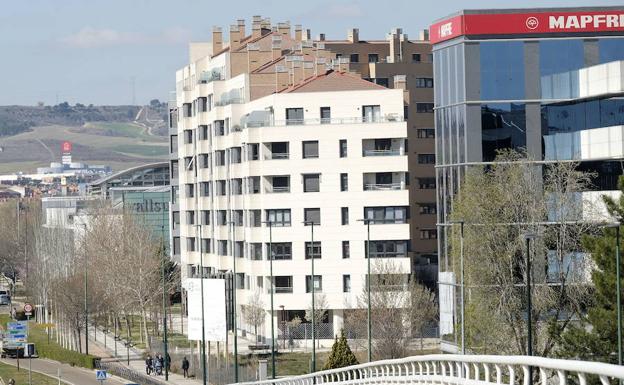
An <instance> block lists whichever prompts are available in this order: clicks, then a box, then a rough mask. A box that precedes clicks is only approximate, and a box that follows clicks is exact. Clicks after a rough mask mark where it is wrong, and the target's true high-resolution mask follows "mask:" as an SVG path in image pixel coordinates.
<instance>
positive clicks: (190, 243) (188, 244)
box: [186, 238, 195, 251]
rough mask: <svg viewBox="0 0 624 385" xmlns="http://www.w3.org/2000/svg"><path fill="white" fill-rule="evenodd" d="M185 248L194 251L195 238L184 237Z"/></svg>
mask: <svg viewBox="0 0 624 385" xmlns="http://www.w3.org/2000/svg"><path fill="white" fill-rule="evenodd" d="M186 250H187V251H195V238H186Z"/></svg>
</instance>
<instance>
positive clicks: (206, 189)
mask: <svg viewBox="0 0 624 385" xmlns="http://www.w3.org/2000/svg"><path fill="white" fill-rule="evenodd" d="M199 196H202V197H209V196H210V182H201V183H200V184H199Z"/></svg>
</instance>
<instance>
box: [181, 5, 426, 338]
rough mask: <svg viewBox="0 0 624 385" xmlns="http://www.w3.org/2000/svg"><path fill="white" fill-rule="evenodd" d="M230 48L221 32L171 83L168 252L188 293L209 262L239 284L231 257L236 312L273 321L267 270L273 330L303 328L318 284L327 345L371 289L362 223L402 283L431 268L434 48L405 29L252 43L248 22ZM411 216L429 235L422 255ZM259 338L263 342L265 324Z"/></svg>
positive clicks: (264, 28)
mask: <svg viewBox="0 0 624 385" xmlns="http://www.w3.org/2000/svg"><path fill="white" fill-rule="evenodd" d="M222 35H223V34H222V30H221V29H220V28H214V30H213V41H212V42H210V43H193V44H191V49H190V58H189V59H190V63H189V65H187V66H185V67H184V68H182V69H181V70H179V71H177V73H176V92H175V95H174V96H172V98H171V100H170V139H171V141H170V145H171V167H170V170H171V181H172V205H171V210H172V226H173V228H172V232H171V234H172V253H173V254H174V255H179V256H180V260H181V264H182V275H183V279H184V278H186V277H193V276H197V274H198V272H199V269H198V265H199V253H200V252H201V253H202V255H203V263H204V266H205V271H206V272H209V273H218V272H224V271H231V270H232V267H233V266H232V264H233V260H234V257H233V255H235V256H236V261H237V262H236V263H237V277H236V287H237V303H238V304H239V305H245V303H246V302H247V301H249V299H250V298H251V296H252V295H253V294H254V293H256V292H259V293H261V295H262V302H263V303H264V304H265V307H267V310H269V308H268V306H269V303H270V301H269V298H268V295H269V289H270V286H271V285H270V281H269V276H270V273H269V256H270V255H272V256H273V276H274V286H275V296H274V298H275V309H276V311H275V312H274V313H273V317H275V318H276V319H278V317H279V319H292V318H293V317H295V316H299V317H300V318H301V319H302V320H303V319H304V314H305V310H306V309H308V308H309V307H310V302H311V294H310V292H311V291H312V285H314V290H315V291H316V292H318V293H322V294H323V296H324V297H325V300H326V302H327V309H328V310H329V311H328V316H327V317H326V319H324V320H323V324H324V325H321V327H320V328H319V329H318V333H319V337H324V338H333V336H334V334H335V332H336V331H338V330H339V329H340V328H341V327H343V320H344V313H345V311H349V309H351V308H354V307H356V304H357V297H358V295H360V293H361V291H362V287H363V285H364V282H365V278H366V266H367V260H366V252H365V250H366V226H364V224H363V222H361V221H359V220H360V219H364V218H367V219H371V248H370V250H371V257H372V258H375V261H392V264H393V265H394V268H395V269H396V273H397V274H401V275H404V276H405V279H406V280H407V279H410V276H411V275H412V272H413V271H414V267H413V260H414V258H412V256H413V253H414V251H415V249H417V250H419V251H420V252H421V254H423V255H425V257H426V256H427V255H429V256H435V239H433V240H431V239H430V238H435V234H436V233H435V200H434V199H435V195H434V193H433V191H435V190H432V188H435V181H433V182H431V181H430V180H433V179H434V178H433V175H434V171H433V166H432V164H431V163H432V162H433V159H434V157H433V151H432V148H433V138H432V135H431V131H432V127H433V113H432V102H431V101H432V90H431V87H432V86H433V83H432V79H431V61H430V57H429V45H428V43H427V42H426V41H416V42H412V41H409V40H407V37H406V36H405V35H404V34H402V33H401V32H400V30H397V31H394V32H393V33H391V34H390V35H389V37H388V39H387V40H381V41H374V42H370V41H366V42H365V41H360V40H359V39H358V36H357V30H351V31H350V33H349V39H348V40H345V41H329V40H325V38H324V37H323V36H320V38H319V39H318V40H315V41H313V40H311V39H310V32H309V31H304V30H303V29H302V28H301V27H300V26H295V28H294V33H291V28H290V25H289V24H287V23H279V24H277V26H271V24H270V21H269V20H268V19H262V18H259V17H254V19H253V23H252V30H251V34H250V35H246V34H245V23H244V21H242V20H241V21H238V22H237V24H235V25H232V26H231V27H230V32H229V42H228V44H225V43H224V42H223V36H222ZM346 52H351V53H350V54H349V57H348V58H347V57H346ZM354 55H355V56H354ZM360 57H361V58H363V62H360ZM393 69H394V71H395V72H393ZM416 73H421V74H422V75H418V76H416V75H415V74H416ZM412 84H414V89H415V91H414V92H412V90H411V89H410V85H412ZM416 84H418V85H421V86H416ZM412 102H413V103H412ZM412 138H414V140H413V142H412ZM419 160H420V162H418V161H419ZM413 162H415V163H416V166H415V167H414V171H413V172H412V169H411V168H410V166H411V165H412V164H411V163H413ZM415 181H416V183H415ZM418 181H420V182H421V184H419V183H418ZM414 184H416V187H417V188H416V189H413V188H412V186H414ZM421 186H426V187H422V188H421ZM414 194H416V196H420V198H419V199H416V200H415V199H414ZM415 207H416V208H415ZM420 212H423V215H420ZM414 217H417V218H419V219H421V217H422V221H420V222H419V223H418V226H416V229H418V230H421V229H422V230H423V231H424V230H427V232H426V234H427V236H425V237H423V238H425V239H422V240H421V235H420V232H418V236H417V237H416V240H417V241H416V242H415V241H414V237H413V235H412V233H413V231H412V232H411V230H410V229H413V228H414V226H413V225H412V226H410V221H412V220H413V218H414ZM267 222H270V224H271V225H270V226H269V225H268V223H267ZM312 223H314V225H312ZM269 244H271V247H270V246H269ZM426 258H428V257H426ZM313 260H314V263H315V273H314V277H312V274H311V264H312V261H313ZM428 262H429V259H428ZM431 262H432V263H435V258H434V257H431ZM277 309H281V310H279V311H278V310H277ZM278 312H281V313H280V314H278ZM237 313H238V314H239V316H240V306H239V308H238V309H237ZM267 317H270V315H269V313H268V312H267ZM239 319H240V320H241V322H239V328H244V329H247V331H248V332H251V331H252V330H253V328H251V327H249V325H245V322H244V321H245V320H244V318H242V317H239ZM269 319H270V318H269ZM259 334H261V335H262V336H269V335H270V322H268V320H267V322H265V325H264V327H263V330H262V331H261V332H259Z"/></svg>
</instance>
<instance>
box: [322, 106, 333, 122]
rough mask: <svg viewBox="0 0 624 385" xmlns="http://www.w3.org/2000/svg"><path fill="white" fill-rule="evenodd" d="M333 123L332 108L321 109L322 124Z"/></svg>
mask: <svg viewBox="0 0 624 385" xmlns="http://www.w3.org/2000/svg"><path fill="white" fill-rule="evenodd" d="M329 123H331V108H329V107H321V124H329Z"/></svg>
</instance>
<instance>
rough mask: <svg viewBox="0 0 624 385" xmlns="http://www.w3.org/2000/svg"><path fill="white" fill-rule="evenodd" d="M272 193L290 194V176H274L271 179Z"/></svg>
mask: <svg viewBox="0 0 624 385" xmlns="http://www.w3.org/2000/svg"><path fill="white" fill-rule="evenodd" d="M271 185H272V187H271V192H273V193H286V192H290V177H289V176H274V177H271Z"/></svg>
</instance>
